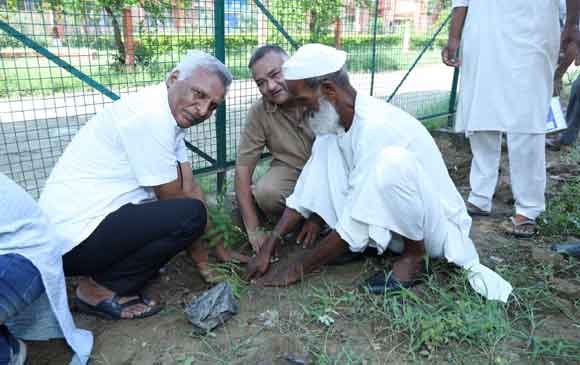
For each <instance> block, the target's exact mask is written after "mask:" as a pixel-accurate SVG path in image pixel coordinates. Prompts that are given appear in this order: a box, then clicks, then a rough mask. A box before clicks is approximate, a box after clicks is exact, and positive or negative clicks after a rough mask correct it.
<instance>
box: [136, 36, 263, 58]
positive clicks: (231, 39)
mask: <svg viewBox="0 0 580 365" xmlns="http://www.w3.org/2000/svg"><path fill="white" fill-rule="evenodd" d="M214 44H215V38H214V37H213V36H196V37H190V36H183V35H143V36H140V37H136V38H135V45H136V46H135V57H136V60H137V63H138V64H143V65H147V64H149V63H151V62H153V61H156V60H157V59H158V58H159V57H160V56H162V55H164V54H168V53H171V52H177V53H185V52H186V51H188V50H190V49H198V50H206V51H211V50H213V48H214ZM257 45H258V39H257V37H256V35H252V34H235V35H226V36H225V46H226V49H228V50H236V49H245V48H246V49H248V48H249V49H253V48H255V47H257Z"/></svg>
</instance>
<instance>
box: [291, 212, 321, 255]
mask: <svg viewBox="0 0 580 365" xmlns="http://www.w3.org/2000/svg"><path fill="white" fill-rule="evenodd" d="M318 233H320V223H319V222H317V221H316V220H314V219H311V218H308V219H307V220H306V222H304V225H303V226H302V230H301V231H300V233H299V234H298V237H297V238H296V244H298V245H300V244H301V245H302V248H308V247H310V246H311V245H312V244H313V243H314V241H316V239H317V238H318Z"/></svg>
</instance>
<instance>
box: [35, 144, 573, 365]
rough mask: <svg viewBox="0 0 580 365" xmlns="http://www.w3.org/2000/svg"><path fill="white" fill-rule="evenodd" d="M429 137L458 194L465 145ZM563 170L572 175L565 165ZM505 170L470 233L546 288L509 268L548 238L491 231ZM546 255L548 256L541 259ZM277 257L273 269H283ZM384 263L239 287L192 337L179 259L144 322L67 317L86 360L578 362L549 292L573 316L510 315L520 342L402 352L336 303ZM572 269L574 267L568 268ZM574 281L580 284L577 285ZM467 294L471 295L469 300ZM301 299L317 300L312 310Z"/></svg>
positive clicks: (545, 312) (385, 329) (505, 208)
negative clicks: (233, 309) (232, 309)
mask: <svg viewBox="0 0 580 365" xmlns="http://www.w3.org/2000/svg"><path fill="white" fill-rule="evenodd" d="M437 140H438V144H439V146H440V148H441V150H442V152H443V155H444V156H445V159H446V162H447V165H448V168H449V171H450V173H451V175H452V177H453V178H454V180H455V182H456V184H457V186H458V187H459V189H460V191H461V193H462V194H464V195H465V194H466V192H467V186H468V173H469V163H470V154H469V149H468V146H467V145H466V144H462V143H458V142H455V141H453V140H452V139H451V138H450V137H449V136H438V137H437ZM504 155H505V154H504ZM559 155H560V153H558V152H549V154H548V160H549V161H550V164H549V166H550V169H551V170H550V171H558V168H559V166H561V165H562V162H560V157H559ZM504 159H505V157H504ZM564 167H565V170H566V171H570V168H569V167H570V166H567V167H566V166H564ZM572 167H574V166H572ZM575 167H576V170H574V169H571V170H572V171H573V173H578V164H577V163H576V165H575ZM560 172H561V171H560ZM506 174H507V165H506V161H505V160H504V162H503V163H502V177H501V179H500V180H501V181H500V184H499V186H498V193H497V195H496V198H495V204H496V205H495V208H494V209H495V210H494V213H493V214H492V216H491V217H488V218H476V219H474V224H473V229H472V237H473V239H474V242H475V243H476V246H477V249H478V251H479V254H480V257H481V260H482V262H483V263H484V264H486V265H488V266H490V267H493V268H495V269H496V270H497V271H499V272H502V273H503V272H504V270H508V269H509V270H512V271H510V273H511V274H510V275H511V276H509V277H510V278H513V280H512V283H513V284H514V287H516V288H518V287H526V288H528V287H531V288H533V287H534V286H537V285H540V286H541V285H545V281H539V282H538V280H537V276H531V277H529V278H528V276H525V277H524V275H523V274H522V275H519V276H518V274H517V272H518V271H517V270H518V268H520V267H524V266H526V267H527V266H529V265H539V264H538V263H537V262H536V261H534V258H533V257H532V251H533V249H534V248H536V249H540V250H544V249H545V248H547V247H548V246H549V244H550V242H547V241H543V240H542V239H541V238H540V239H535V240H532V241H530V240H515V239H513V238H510V237H508V236H506V235H505V234H504V233H503V232H502V231H501V229H500V228H499V223H501V222H502V221H504V220H505V219H507V217H508V216H509V214H511V203H512V197H511V193H510V191H509V179H508V178H507V177H506ZM564 238H565V237H564ZM300 251H302V249H300V248H297V247H293V246H292V245H288V246H286V247H285V249H284V252H285V253H287V254H288V255H289V256H295V255H297V254H300ZM540 256H542V254H541V253H540ZM546 257H548V258H549V257H551V256H549V255H548V254H546ZM554 260H558V259H554ZM284 261H285V260H282V262H281V263H278V264H277V265H283V264H284ZM392 261H393V258H392V257H389V256H387V257H381V258H367V259H366V260H364V261H359V262H355V263H350V264H347V265H344V266H332V267H325V268H324V269H323V270H322V271H321V272H318V273H314V274H311V275H309V276H308V277H307V278H306V280H304V281H303V282H302V283H300V284H298V285H294V286H292V287H290V288H286V289H284V288H280V289H277V288H276V289H270V288H267V289H261V288H254V287H251V286H248V287H245V288H244V292H243V294H242V295H241V297H240V304H241V311H240V313H239V314H238V315H237V316H236V317H234V318H233V319H232V320H231V321H229V322H228V323H226V325H225V326H224V327H222V328H220V329H218V330H216V331H215V332H214V333H213V334H211V335H208V336H205V337H199V336H195V335H193V334H192V332H191V325H190V324H189V323H188V321H187V320H186V317H185V315H184V313H183V311H182V308H183V304H184V303H186V302H188V301H189V300H191V298H192V297H193V296H194V295H196V294H199V293H201V292H203V291H204V290H206V289H207V288H208V286H207V285H205V284H203V282H202V281H201V279H200V277H199V275H198V274H197V273H196V271H195V269H194V268H193V265H192V264H191V263H190V261H189V260H188V259H187V258H186V257H185V256H184V255H180V256H178V257H176V258H175V259H174V260H173V261H172V262H171V264H170V265H169V266H168V268H167V271H166V272H165V273H163V274H161V275H160V276H159V277H158V278H157V279H156V280H155V281H154V282H153V283H152V285H151V286H150V287H149V288H148V294H150V295H151V296H153V297H155V298H159V299H161V300H162V301H163V302H164V303H165V304H166V309H165V310H164V311H163V312H162V313H161V314H159V315H157V316H154V317H152V318H148V319H143V320H134V321H119V322H114V321H106V320H101V319H95V318H92V317H89V316H85V315H82V314H78V313H75V319H76V323H77V325H78V326H79V327H81V328H86V329H89V330H91V331H93V333H94V335H95V346H94V351H93V358H92V362H91V363H92V364H115V365H117V364H119V365H120V364H125V365H136V364H152V365H153V364H155V365H157V364H183V365H190V364H261V365H266V364H307V363H308V364H318V363H320V364H348V363H353V364H386V363H389V364H399V363H400V364H403V363H472V364H479V363H495V364H528V363H546V364H566V363H570V364H572V363H576V364H578V363H580V358H576V357H574V356H556V355H557V354H561V353H563V352H562V351H563V350H562V348H563V347H562V346H565V344H574V343H575V344H577V345H578V347H579V348H580V325H579V324H578V323H579V322H578V320H579V319H580V315H579V313H578V308H579V307H578V302H577V301H576V302H575V300H577V299H571V298H570V297H567V296H566V295H558V294H555V295H554V294H549V295H551V296H552V297H550V298H551V299H550V298H549V301H550V300H551V301H553V302H554V303H558V306H564V307H567V308H568V309H569V311H568V312H567V313H571V316H572V318H574V317H575V318H576V320H573V319H572V320H571V319H570V315H568V316H566V315H565V313H564V312H563V311H558V310H554V309H553V308H552V309H550V304H549V301H548V304H547V305H544V306H539V307H535V310H534V313H533V314H534V315H535V316H537V317H538V318H537V319H536V320H534V321H533V322H530V323H531V326H532V327H533V328H531V329H530V326H529V325H527V324H521V326H520V323H523V322H519V319H518V315H515V314H510V315H511V316H512V320H511V322H510V323H512V324H513V326H514V328H515V327H517V328H518V331H519V330H520V329H521V331H522V332H523V333H525V335H524V336H523V339H522V336H515V335H513V333H516V332H517V331H513V332H510V333H511V335H510V336H509V337H508V338H505V339H502V341H501V344H498V348H497V349H495V350H494V352H493V353H492V354H490V353H489V349H488V348H485V349H483V348H482V349H477V346H475V347H474V346H467V347H465V346H464V345H465V341H464V340H463V339H461V338H449V341H447V340H444V341H442V343H443V345H441V346H440V347H439V348H438V349H436V350H433V349H429V348H428V347H421V348H416V349H410V346H409V344H410V343H411V336H412V334H410V333H406V332H404V331H403V332H393V331H392V330H391V329H392V328H393V327H389V326H390V325H392V323H394V320H393V321H391V320H390V319H389V318H387V319H385V320H376V319H369V320H365V319H364V316H363V317H362V319H361V317H360V316H357V314H356V313H352V312H350V311H349V308H347V307H346V306H345V305H344V303H341V302H340V301H341V300H347V299H348V298H349V295H351V294H349V293H351V292H352V291H350V289H351V288H354V287H355V286H356V284H357V283H358V282H360V281H361V280H362V279H363V278H365V277H366V276H368V275H369V273H371V272H372V271H373V270H375V269H376V268H379V267H384V265H385V264H386V265H387V266H388V265H389V264H390V263H392ZM558 262H560V261H558ZM560 263H561V262H560ZM566 264H568V265H569V264H570V263H569V262H566ZM542 267H547V266H542ZM578 267H579V266H575V268H576V270H578ZM449 270H451V272H449ZM506 273H507V271H506ZM457 275H461V274H460V273H459V272H457V270H454V269H452V268H450V267H449V265H446V264H443V263H441V264H437V265H436V266H435V272H434V276H435V277H436V280H437V282H440V283H444V282H445V281H447V280H448V278H449V277H450V276H451V277H453V276H457ZM575 275H576V274H574V273H566V272H558V271H556V272H555V273H554V272H552V276H551V277H552V278H556V277H563V278H565V279H568V280H571V281H572V282H576V281H575V280H577V278H578V276H575ZM576 284H578V285H580V283H578V282H576ZM71 286H72V283H71ZM414 290H415V289H414ZM421 290H422V289H421V285H420V286H419V287H418V288H417V289H416V290H415V292H416V293H419V294H420V293H421ZM329 293H330V294H329ZM333 293H335V294H333ZM550 293H554V292H550ZM572 295H573V293H572ZM473 297H474V298H475V297H476V295H475V294H473ZM345 298H347V299H345ZM365 300H367V299H361V300H359V299H356V303H357V308H359V306H360V308H361V309H360V310H364V308H365V305H366V303H370V300H371V299H369V302H365ZM474 300H478V299H477V298H476V299H474ZM324 301H326V302H327V303H326V304H325V307H326V308H330V309H329V310H328V311H327V312H325V313H326V314H328V315H329V317H330V318H331V319H332V321H333V323H330V324H328V323H327V324H323V323H321V322H322V321H321V320H320V318H321V316H320V314H321V313H314V314H313V311H315V310H318V309H317V308H321V307H320V305H318V304H320V303H321V302H324ZM516 301H517V299H516ZM309 303H318V304H317V305H316V306H315V305H312V306H311V305H310V304H309ZM349 303H352V302H349ZM458 303H459V302H458ZM575 303H576V304H575ZM458 305H460V304H458ZM482 305H484V306H487V305H488V304H485V303H484V304H482ZM516 305H517V304H516ZM349 306H352V305H351V304H349ZM489 306H496V304H489ZM484 308H485V307H484ZM357 310H358V309H357ZM506 311H507V312H510V311H509V310H506ZM344 313H349V314H344ZM510 313H511V312H510ZM322 314H324V313H322ZM316 318H318V319H319V320H318V321H317V320H316ZM539 334H541V335H542V336H543V338H550V337H558V338H562V339H563V341H564V342H559V344H560V345H555V346H556V347H557V346H560V347H559V349H560V350H558V348H555V349H553V350H549V349H548V350H546V348H544V347H542V348H540V350H541V349H544V355H545V356H542V354H541V353H540V354H539V355H538V351H540V350H538V348H539V346H534V343H533V341H534V339H535V338H536V336H537V335H539ZM526 338H527V340H526ZM571 346H574V345H571ZM462 349H463V350H462ZM550 351H552V352H550ZM558 351H560V352H558ZM567 353H568V354H570V353H572V354H578V353H580V351H577V352H575V350H570V351H568V352H567ZM472 354H473V356H471V355H472ZM535 355H538V356H535ZM70 356H71V354H70V352H69V350H68V348H67V347H66V345H65V344H64V342H63V341H60V340H55V341H51V342H48V343H32V344H30V346H29V361H28V364H34V365H42V364H51V365H56V364H59V365H60V364H66V363H68V360H69V359H70ZM578 356H580V355H578ZM577 361H578V362H577Z"/></svg>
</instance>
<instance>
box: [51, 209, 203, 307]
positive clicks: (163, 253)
mask: <svg viewBox="0 0 580 365" xmlns="http://www.w3.org/2000/svg"><path fill="white" fill-rule="evenodd" d="M206 219H207V217H206V211H205V207H204V206H203V204H202V203H201V202H200V201H199V200H195V199H172V200H162V201H156V202H151V203H146V204H140V205H134V204H127V205H125V206H123V207H121V208H120V209H119V210H117V211H115V212H113V213H111V214H109V215H108V216H107V217H106V218H105V219H104V220H103V222H101V224H100V225H99V226H98V227H97V229H95V231H94V232H93V233H92V234H91V236H89V238H87V239H86V240H85V241H84V242H82V243H81V244H80V245H79V246H77V247H75V248H74V249H73V250H71V251H70V252H69V253H67V254H66V255H65V256H64V257H63V262H64V270H65V274H66V275H67V276H70V275H83V276H86V277H87V278H84V279H83V280H82V281H81V282H80V285H79V287H78V289H77V296H78V297H79V299H80V300H82V301H84V302H86V303H88V304H90V305H96V304H98V303H99V302H101V301H102V300H105V299H109V298H111V297H112V296H113V295H114V294H117V295H120V296H129V295H134V294H136V293H138V292H139V290H141V289H142V288H143V287H144V286H145V284H146V283H147V282H148V281H149V280H150V279H151V278H152V277H154V276H155V275H156V273H157V272H158V270H159V269H160V268H161V267H163V266H164V265H165V264H166V263H167V262H168V261H169V260H170V259H171V258H172V257H174V256H175V255H176V254H178V253H179V252H181V251H183V250H185V249H186V248H188V247H189V246H191V245H192V243H193V242H195V241H196V240H197V239H198V238H199V237H200V236H201V235H202V234H203V232H204V229H205V224H206ZM133 299H134V298H131V297H125V298H121V300H120V301H119V302H120V303H121V304H122V303H124V302H127V301H129V300H133ZM145 310H147V307H146V306H144V305H143V304H137V305H135V306H131V307H129V308H127V310H126V311H123V315H122V316H123V317H132V316H134V315H139V314H141V313H142V312H143V311H145Z"/></svg>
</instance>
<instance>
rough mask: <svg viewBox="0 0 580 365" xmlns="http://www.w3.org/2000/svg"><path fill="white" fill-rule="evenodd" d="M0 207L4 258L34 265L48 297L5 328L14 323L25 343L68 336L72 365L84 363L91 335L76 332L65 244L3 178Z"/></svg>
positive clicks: (24, 196) (34, 205)
mask: <svg viewBox="0 0 580 365" xmlns="http://www.w3.org/2000/svg"><path fill="white" fill-rule="evenodd" d="M0 207H1V208H0V209H1V210H0V255H5V254H9V253H15V254H20V255H22V256H24V257H26V258H27V259H28V260H30V261H31V262H32V263H33V264H34V266H36V268H37V269H38V271H39V272H40V274H41V277H42V283H43V284H44V288H45V290H46V295H44V294H43V295H42V296H41V297H40V298H39V299H38V300H36V301H35V302H34V303H33V304H32V305H31V306H30V307H29V308H27V309H26V310H24V311H23V312H21V313H19V314H18V315H17V316H16V318H11V319H10V320H9V321H8V322H10V323H8V322H7V325H8V326H9V328H10V329H11V330H12V329H13V328H12V327H11V326H10V324H14V326H15V327H16V328H17V329H18V330H19V332H18V333H14V334H15V335H16V336H17V337H21V338H23V339H26V340H28V339H29V340H48V339H50V338H53V337H62V336H64V338H65V339H66V341H67V343H68V345H69V346H70V347H71V348H72V349H73V350H74V352H75V354H76V355H75V357H74V358H73V361H72V362H71V364H75V365H78V364H86V363H87V362H88V360H89V357H90V354H91V348H92V345H93V336H92V334H91V333H90V332H89V331H85V330H81V329H77V328H76V327H75V324H74V322H73V319H72V316H71V313H70V311H69V308H68V302H67V294H66V286H65V279H64V273H63V269H62V256H61V246H62V245H63V243H62V241H64V239H63V238H62V237H60V236H59V235H58V234H56V232H55V230H54V229H53V227H52V225H50V224H49V222H48V219H47V218H46V216H45V215H44V214H43V213H42V212H41V210H40V208H39V206H38V204H37V203H36V202H35V201H34V200H33V199H32V197H31V196H30V195H28V194H27V193H26V192H25V191H24V190H23V189H21V188H20V187H19V186H18V185H16V184H15V183H14V182H13V181H12V180H10V179H9V178H7V177H6V176H5V175H3V174H0ZM47 298H48V300H47ZM54 318H56V321H55V320H54ZM53 322H57V325H56V327H57V328H56V331H55V330H53V329H52V328H51V329H48V328H47V327H49V326H51V325H52V323H53ZM58 327H60V328H58Z"/></svg>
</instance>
